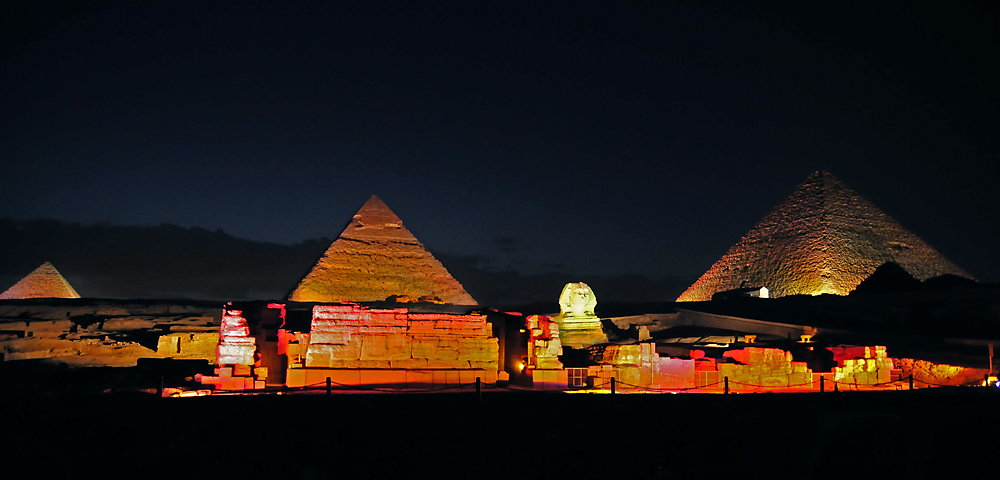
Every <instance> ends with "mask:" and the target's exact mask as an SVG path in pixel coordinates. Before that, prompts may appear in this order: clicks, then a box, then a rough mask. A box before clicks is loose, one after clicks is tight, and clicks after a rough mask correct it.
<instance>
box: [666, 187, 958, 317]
mask: <svg viewBox="0 0 1000 480" xmlns="http://www.w3.org/2000/svg"><path fill="white" fill-rule="evenodd" d="M885 262H895V263H896V264H898V265H899V266H901V267H903V269H905V270H906V271H907V272H909V273H910V274H911V275H913V276H914V277H916V278H918V279H920V280H926V279H928V278H931V277H936V276H939V275H943V274H946V273H950V274H954V275H959V276H962V277H966V278H972V277H971V276H970V275H969V274H968V273H966V272H965V271H964V270H962V269H961V268H959V267H957V266H956V265H955V264H953V263H952V262H951V261H949V260H948V259H946V258H945V257H944V256H943V255H941V254H940V253H938V252H937V251H936V250H934V249H933V248H931V247H930V246H929V245H927V244H926V243H925V242H924V241H923V240H921V239H920V238H918V237H917V236H916V235H914V234H913V233H911V232H910V231H908V230H906V229H905V228H903V227H902V226H901V225H899V223H898V222H896V220H894V219H893V218H892V217H890V216H888V215H886V214H885V213H883V212H882V211H881V210H879V209H878V208H876V207H875V206H874V205H872V204H871V203H870V202H868V201H867V200H865V199H864V198H862V197H861V196H860V195H858V194H857V192H855V191H854V190H851V189H850V188H848V187H847V186H845V185H844V184H843V183H841V182H840V181H839V180H837V179H836V178H834V177H833V175H830V174H829V173H826V172H816V173H814V174H812V175H811V176H810V177H809V178H808V179H807V180H806V182H805V183H803V184H802V185H800V186H799V187H798V188H797V189H796V190H795V191H794V192H792V194H791V195H790V196H789V197H788V198H787V199H786V200H785V201H784V202H782V203H781V204H780V205H778V206H777V207H776V208H775V209H774V210H772V211H771V212H770V213H768V214H767V216H765V217H764V219H763V220H761V221H760V223H758V224H757V225H756V226H755V227H754V228H753V229H751V230H750V232H748V233H747V234H746V235H745V236H744V237H743V238H742V239H741V240H740V241H739V242H738V243H737V244H736V245H735V246H733V247H732V248H731V249H730V250H729V252H727V253H726V254H725V255H724V256H723V257H722V259H720V260H719V261H718V262H716V263H715V264H714V265H712V267H711V268H710V269H709V270H708V271H707V272H705V274H704V275H702V276H701V278H699V279H698V280H697V281H696V282H695V283H694V284H693V285H692V286H691V287H690V288H688V289H687V291H685V292H684V293H683V294H682V295H681V296H680V297H679V298H678V299H677V300H678V301H682V302H684V301H707V300H711V298H712V294H714V293H716V292H721V291H726V290H731V289H735V288H741V287H766V288H767V289H768V290H769V291H770V295H771V296H772V297H781V296H785V295H795V294H807V295H817V294H822V293H834V294H838V295H846V294H848V293H850V292H851V291H852V290H854V288H855V287H856V286H857V285H858V284H859V283H861V281H862V280H864V279H865V278H867V277H868V276H869V275H871V273H872V272H874V271H875V269H876V268H878V267H879V266H880V265H882V264H884V263H885Z"/></svg>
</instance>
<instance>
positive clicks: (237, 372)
mask: <svg viewBox="0 0 1000 480" xmlns="http://www.w3.org/2000/svg"><path fill="white" fill-rule="evenodd" d="M249 375H250V365H234V366H233V376H238V377H245V376H249Z"/></svg>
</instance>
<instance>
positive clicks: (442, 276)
mask: <svg viewBox="0 0 1000 480" xmlns="http://www.w3.org/2000/svg"><path fill="white" fill-rule="evenodd" d="M394 295H395V296H400V297H410V298H412V299H413V300H418V299H420V298H421V297H436V298H437V299H439V300H441V301H443V302H444V303H449V304H455V305H476V301H475V300H473V298H472V296H470V295H469V294H468V293H467V292H466V291H465V289H464V288H462V285H461V284H460V283H458V281H457V280H455V279H454V277H452V276H451V274H450V273H448V270H446V269H445V268H444V265H441V262H439V261H438V260H437V259H436V258H434V256H433V255H431V252H429V251H427V249H426V248H424V246H423V244H421V243H420V242H419V241H418V240H417V239H416V237H414V236H413V234H412V233H410V231H409V230H407V229H406V227H404V226H403V222H402V221H401V220H400V219H399V217H397V216H396V214H395V213H393V212H392V210H389V207H387V206H386V205H385V203H383V202H382V200H381V199H379V198H378V196H376V195H372V197H371V198H369V199H368V201H367V202H365V204H364V206H362V207H361V210H358V213H357V214H356V215H354V219H353V220H351V223H350V224H349V225H348V226H347V228H345V229H344V231H343V233H341V234H340V236H339V237H338V238H337V239H336V240H334V242H333V243H332V244H331V245H330V248H328V249H327V250H326V252H325V253H324V254H323V257H322V258H320V259H319V261H318V262H317V263H316V265H315V266H314V267H313V268H312V270H311V271H310V272H309V273H307V274H306V276H305V277H303V278H302V280H301V281H299V283H298V285H297V286H296V287H295V289H294V290H292V292H291V293H290V294H288V300H291V301H295V302H374V301H381V300H385V299H387V298H388V297H390V296H394Z"/></svg>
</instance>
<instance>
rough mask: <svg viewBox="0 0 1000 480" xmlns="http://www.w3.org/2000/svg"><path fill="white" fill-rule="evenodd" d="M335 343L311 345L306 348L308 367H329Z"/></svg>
mask: <svg viewBox="0 0 1000 480" xmlns="http://www.w3.org/2000/svg"><path fill="white" fill-rule="evenodd" d="M332 359H333V345H315V344H313V345H310V346H309V348H308V349H307V350H306V367H329V366H330V361H331V360H332Z"/></svg>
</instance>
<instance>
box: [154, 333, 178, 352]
mask: <svg viewBox="0 0 1000 480" xmlns="http://www.w3.org/2000/svg"><path fill="white" fill-rule="evenodd" d="M180 351H181V338H180V336H178V335H162V336H160V338H159V339H157V341H156V353H158V354H160V355H176V354H179V353H180Z"/></svg>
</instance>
